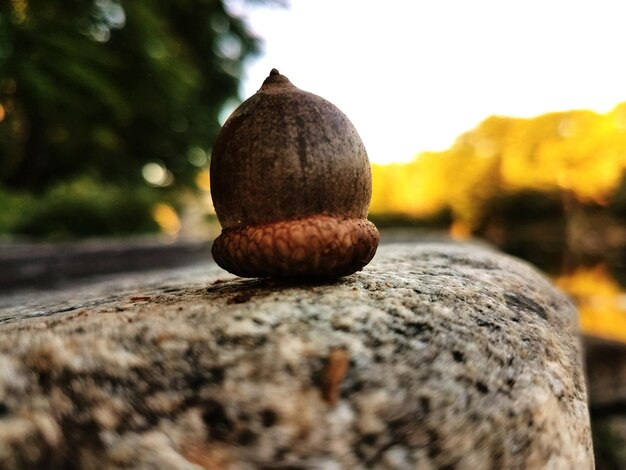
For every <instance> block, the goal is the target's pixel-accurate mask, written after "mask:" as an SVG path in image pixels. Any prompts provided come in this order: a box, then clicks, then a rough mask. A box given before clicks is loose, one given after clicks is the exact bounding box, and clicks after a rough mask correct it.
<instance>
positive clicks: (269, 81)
mask: <svg viewBox="0 0 626 470" xmlns="http://www.w3.org/2000/svg"><path fill="white" fill-rule="evenodd" d="M286 86H293V85H292V83H291V82H290V81H289V79H288V78H287V77H285V76H284V75H281V74H280V72H279V71H278V69H276V68H273V69H272V70H271V71H270V74H269V75H268V77H267V78H266V79H265V81H264V82H263V85H262V86H261V90H263V91H267V90H269V89H273V88H275V87H280V88H283V87H286Z"/></svg>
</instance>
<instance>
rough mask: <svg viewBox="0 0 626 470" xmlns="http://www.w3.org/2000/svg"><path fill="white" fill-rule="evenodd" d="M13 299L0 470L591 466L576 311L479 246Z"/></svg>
mask: <svg viewBox="0 0 626 470" xmlns="http://www.w3.org/2000/svg"><path fill="white" fill-rule="evenodd" d="M94 289H98V291H97V293H94ZM77 295H80V297H81V298H80V299H78V298H77V297H76V296H77ZM90 296H91V297H90ZM25 299H27V297H20V296H14V297H12V298H11V299H9V300H6V299H5V301H4V303H5V305H6V307H5V310H4V312H3V313H2V314H0V322H4V324H3V325H2V326H0V467H2V468H54V467H57V468H72V467H82V468H209V469H257V468H260V469H263V468H265V469H278V468H291V469H343V468H345V469H352V468H389V469H391V468H395V469H407V468H416V469H424V470H425V469H444V468H445V469H459V470H461V469H468V468H469V469H494V468H507V469H544V468H547V469H582V470H585V469H590V468H593V456H592V451H591V435H590V430H589V418H588V413H587V406H586V393H585V385H584V379H583V376H582V370H581V363H580V357H579V348H578V342H577V339H576V325H575V310H574V308H573V307H572V305H571V304H570V303H569V302H568V300H567V299H566V298H565V297H564V296H563V295H562V294H560V293H559V292H557V291H556V290H555V289H554V288H553V287H552V286H551V285H550V284H549V282H547V281H546V280H545V279H544V278H543V277H542V276H540V275H539V274H537V272H536V271H534V270H533V269H532V268H530V267H529V266H527V265H525V264H522V263H521V262H519V261H516V260H514V259H511V258H509V257H505V256H503V255H499V254H497V253H494V252H491V251H489V250H487V249H483V248H478V247H474V246H468V245H452V244H424V245H389V246H384V247H382V248H381V249H380V250H379V255H378V256H377V257H376V258H375V260H374V261H373V262H372V263H371V264H370V266H369V267H367V268H365V270H363V271H362V272H360V273H357V274H354V275H352V276H349V277H346V278H342V279H340V280H339V281H337V282H334V283H328V284H310V285H294V284H292V285H286V284H284V283H280V282H278V281H269V280H242V279H234V278H233V277H231V276H229V275H226V274H224V273H223V271H218V270H217V268H211V269H207V270H206V271H200V270H198V268H193V269H189V270H178V271H171V272H169V273H160V274H159V273H158V274H153V275H150V276H147V277H144V278H141V279H135V280H132V279H130V278H127V279H123V278H117V279H114V280H112V281H109V282H108V283H104V284H100V285H99V286H97V287H94V286H85V287H83V288H81V290H79V291H76V290H74V291H72V292H65V293H63V292H61V293H58V294H53V295H51V296H48V297H47V298H45V299H43V300H42V299H40V300H38V301H37V303H35V302H32V301H28V300H25ZM22 301H24V302H25V303H24V302H22ZM29 302H30V303H29ZM27 316H30V317H33V318H25V317H27Z"/></svg>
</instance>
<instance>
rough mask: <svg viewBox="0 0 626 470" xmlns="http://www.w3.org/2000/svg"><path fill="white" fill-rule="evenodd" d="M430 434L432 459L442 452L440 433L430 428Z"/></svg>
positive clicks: (428, 432) (429, 447)
mask: <svg viewBox="0 0 626 470" xmlns="http://www.w3.org/2000/svg"><path fill="white" fill-rule="evenodd" d="M427 434H428V457H430V459H431V460H432V459H435V458H436V457H437V456H438V455H439V454H441V446H440V444H439V435H438V434H437V432H436V431H434V430H432V429H429V430H428V431H427Z"/></svg>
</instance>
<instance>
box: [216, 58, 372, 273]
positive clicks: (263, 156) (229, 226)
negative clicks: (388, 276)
mask: <svg viewBox="0 0 626 470" xmlns="http://www.w3.org/2000/svg"><path fill="white" fill-rule="evenodd" d="M211 195H212V197H213V204H214V206H215V212H216V213H217V217H218V219H219V221H220V223H221V225H222V228H223V230H222V234H221V235H220V236H219V237H218V238H217V239H216V240H215V242H214V243H213V249H212V251H213V257H214V258H215V261H216V262H217V264H219V265H220V266H221V267H222V268H224V269H226V270H227V271H230V272H231V273H233V274H236V275H238V276H242V277H281V278H332V277H339V276H346V275H348V274H352V273H353V272H355V271H358V270H360V269H362V268H363V267H364V266H365V265H366V264H367V263H369V262H370V260H371V259H372V258H373V256H374V253H375V252H376V248H377V246H378V240H379V235H378V230H376V227H375V226H374V225H373V224H372V223H371V222H369V221H368V220H367V209H368V207H369V203H370V199H371V195H372V176H371V169H370V165H369V161H368V159H367V153H366V151H365V147H364V146H363V142H362V141H361V138H360V137H359V135H358V133H357V131H356V129H355V128H354V126H353V125H352V123H351V122H350V121H349V120H348V118H347V117H346V116H345V114H343V113H342V112H341V111H340V110H339V109H338V108H337V107H335V106H334V105H333V104H331V103H329V102H328V101H326V100H325V99H323V98H321V97H319V96H317V95H314V94H312V93H308V92H306V91H303V90H300V89H299V88H297V87H295V86H294V85H292V84H291V82H290V81H289V80H288V79H287V77H285V76H283V75H281V74H280V73H279V72H278V71H277V70H276V69H273V70H272V71H271V73H270V75H269V77H267V78H266V79H265V81H264V82H263V86H262V87H261V89H260V90H259V91H258V92H257V93H256V94H255V95H253V96H252V97H251V98H249V99H248V100H246V101H245V102H244V103H242V104H241V106H239V108H237V109H236V110H235V112H234V113H233V114H232V115H231V116H230V117H229V118H228V120H227V121H226V122H225V123H224V126H223V127H222V129H221V131H220V133H219V135H218V137H217V140H216V142H215V146H214V148H213V155H212V157H211Z"/></svg>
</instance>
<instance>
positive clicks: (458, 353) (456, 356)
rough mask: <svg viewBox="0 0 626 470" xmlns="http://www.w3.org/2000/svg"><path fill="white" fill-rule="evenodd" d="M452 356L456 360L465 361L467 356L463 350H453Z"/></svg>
mask: <svg viewBox="0 0 626 470" xmlns="http://www.w3.org/2000/svg"><path fill="white" fill-rule="evenodd" d="M452 357H453V358H454V360H455V361H456V362H465V356H464V355H463V353H462V352H461V351H452Z"/></svg>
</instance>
